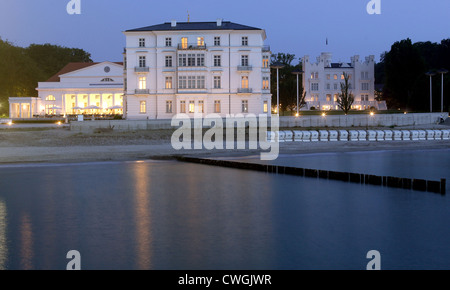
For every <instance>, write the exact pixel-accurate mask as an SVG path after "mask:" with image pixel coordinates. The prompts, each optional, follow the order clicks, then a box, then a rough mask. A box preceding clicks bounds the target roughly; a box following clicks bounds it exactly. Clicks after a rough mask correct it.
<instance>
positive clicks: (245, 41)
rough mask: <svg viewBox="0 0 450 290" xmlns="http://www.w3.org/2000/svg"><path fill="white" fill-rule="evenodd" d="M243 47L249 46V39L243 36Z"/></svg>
mask: <svg viewBox="0 0 450 290" xmlns="http://www.w3.org/2000/svg"><path fill="white" fill-rule="evenodd" d="M242 46H248V37H247V36H242Z"/></svg>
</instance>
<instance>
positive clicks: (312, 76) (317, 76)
mask: <svg viewBox="0 0 450 290" xmlns="http://www.w3.org/2000/svg"><path fill="white" fill-rule="evenodd" d="M311 79H312V80H317V79H319V73H318V72H312V73H311Z"/></svg>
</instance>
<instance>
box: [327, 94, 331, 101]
mask: <svg viewBox="0 0 450 290" xmlns="http://www.w3.org/2000/svg"><path fill="white" fill-rule="evenodd" d="M327 102H331V95H330V94H328V95H327Z"/></svg>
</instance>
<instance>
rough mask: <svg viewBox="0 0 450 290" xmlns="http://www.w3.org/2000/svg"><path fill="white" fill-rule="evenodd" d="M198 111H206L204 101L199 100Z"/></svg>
mask: <svg viewBox="0 0 450 290" xmlns="http://www.w3.org/2000/svg"><path fill="white" fill-rule="evenodd" d="M198 112H199V113H204V112H205V110H204V105H203V101H198Z"/></svg>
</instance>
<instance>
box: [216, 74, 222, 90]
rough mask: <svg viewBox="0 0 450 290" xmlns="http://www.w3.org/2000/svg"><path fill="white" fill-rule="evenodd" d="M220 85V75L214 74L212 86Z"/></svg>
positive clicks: (217, 87) (219, 86)
mask: <svg viewBox="0 0 450 290" xmlns="http://www.w3.org/2000/svg"><path fill="white" fill-rule="evenodd" d="M221 86H222V84H221V77H220V76H214V88H215V89H220V88H221Z"/></svg>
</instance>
